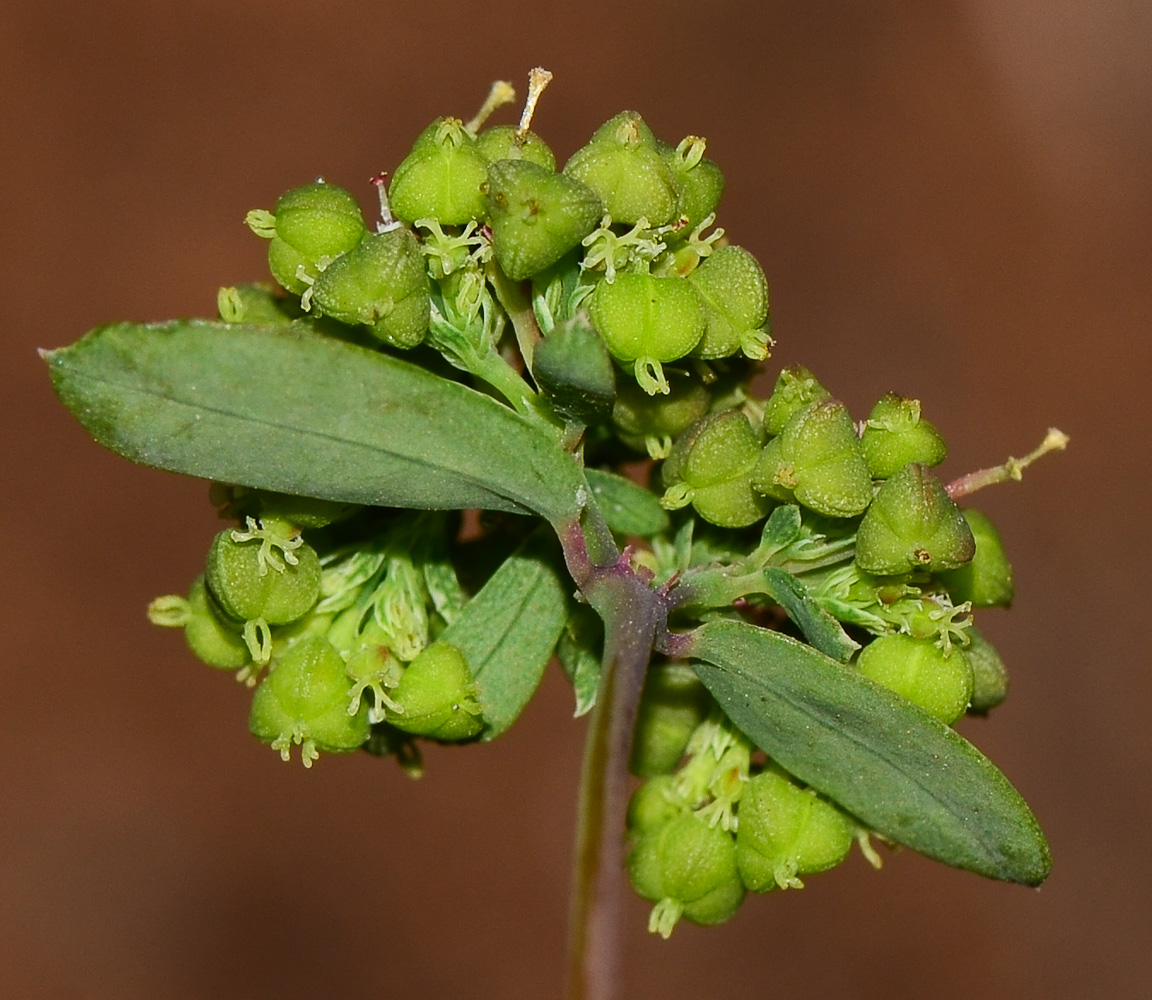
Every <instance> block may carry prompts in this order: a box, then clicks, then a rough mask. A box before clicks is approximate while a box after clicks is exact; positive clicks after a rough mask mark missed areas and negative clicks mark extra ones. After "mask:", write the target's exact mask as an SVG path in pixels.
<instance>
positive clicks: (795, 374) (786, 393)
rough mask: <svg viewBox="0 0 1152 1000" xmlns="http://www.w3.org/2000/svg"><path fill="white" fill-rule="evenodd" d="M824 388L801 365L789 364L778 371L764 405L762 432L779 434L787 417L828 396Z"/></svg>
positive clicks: (786, 421)
mask: <svg viewBox="0 0 1152 1000" xmlns="http://www.w3.org/2000/svg"><path fill="white" fill-rule="evenodd" d="M828 394H829V393H828V390H827V389H825V388H824V386H822V385H821V384H820V383H819V382H818V381H817V380H816V376H815V375H813V374H812V373H811V372H810V371H809V370H808V369H807V368H805V367H804V366H803V365H790V366H789V367H787V368H785V369H784V370H783V371H781V372H780V375H779V376H778V377H777V379H776V386H775V388H773V390H772V395H771V396H769V397H768V402H767V404H766V405H765V407H764V433H765V434H767V435H769V436H771V435H775V434H779V433H780V432H781V431H782V430H783V429H784V425H785V424H786V423H788V420H789V418H790V417H791V416H792V415H793V414H794V413H796V412H797V411H798V410H802V409H804V407H805V406H808V405H809V404H811V403H815V402H816V400H818V399H824V398H825V397H826V396H828Z"/></svg>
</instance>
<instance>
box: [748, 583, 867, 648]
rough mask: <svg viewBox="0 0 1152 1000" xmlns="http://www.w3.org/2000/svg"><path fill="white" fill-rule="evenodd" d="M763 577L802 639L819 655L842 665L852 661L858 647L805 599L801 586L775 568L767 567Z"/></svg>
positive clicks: (834, 620) (828, 617)
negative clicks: (817, 651)
mask: <svg viewBox="0 0 1152 1000" xmlns="http://www.w3.org/2000/svg"><path fill="white" fill-rule="evenodd" d="M763 573H764V581H765V583H766V585H767V587H768V593H769V594H770V595H771V597H772V599H773V600H774V601H775V602H776V603H777V604H779V605H780V606H781V607H782V608H783V609H784V610H785V611H787V612H788V617H789V618H791V619H792V620H793V621H794V622H795V623H796V624H797V626H799V628H800V631H801V632H803V633H804V638H805V639H807V640H808V641H809V642H810V643H811V644H812V645H813V646H815V647H816V648H817V649H818V650H820V652H821V653H824V654H826V655H828V656H831V657H832V659H834V660H838V661H840V662H841V663H847V662H848V661H849V660H850V659H852V654H853V653H855V652H856V650H858V649H859V648H860V643H858V642H854V641H853V640H852V639H850V638H849V637H848V635H847V634H846V633H845V631H844V629H843V628H842V627H841V626H840V623H839V622H838V621H836V619H835V618H833V617H832V616H831V615H830V614H828V612H827V611H825V610H824V609H823V608H822V607H820V605H819V604H817V603H816V602H815V601H814V600H813V599H812V598H811V597H809V596H808V591H807V590H806V589H805V588H804V584H802V583H801V582H800V581H799V580H798V579H796V577H794V576H793V575H792V574H791V573H789V572H787V571H785V570H782V569H779V568H777V567H775V566H769V567H767V568H766V569H765V570H763Z"/></svg>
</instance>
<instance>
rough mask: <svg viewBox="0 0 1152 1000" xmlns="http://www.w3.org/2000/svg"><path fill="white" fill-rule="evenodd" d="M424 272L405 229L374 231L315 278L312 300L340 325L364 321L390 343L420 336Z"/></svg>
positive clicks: (425, 302)
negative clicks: (383, 231)
mask: <svg viewBox="0 0 1152 1000" xmlns="http://www.w3.org/2000/svg"><path fill="white" fill-rule="evenodd" d="M429 302H430V299H429V296H428V276H427V273H426V272H425V269H424V257H423V254H421V252H420V245H419V244H418V243H417V242H416V237H415V236H413V235H412V233H411V232H410V231H409V230H407V229H404V228H397V229H391V230H389V231H388V232H385V233H373V234H372V235H370V236H368V237H366V238H365V239H364V241H363V242H362V243H361V244H360V245H359V246H358V247H356V248H355V249H354V250H352V251H350V252H349V253H346V254H345V255H344V256H343V257H341V258H339V259H338V260H336V261H334V262H333V263H332V264H331V265H330V266H329V267H328V268H326V269H325V271H324V273H323V274H321V275H320V277H319V278H317V279H316V284H315V287H314V288H313V290H312V303H313V305H314V306H315V307H316V309H317V311H318V312H320V313H322V314H324V315H326V316H331V317H332V318H333V319H337V320H339V321H340V322H341V323H349V324H357V323H364V324H366V325H367V326H368V327H369V328H370V329H371V330H372V333H373V334H374V335H375V336H376V337H378V338H379V339H380V340H383V341H384V342H385V343H388V344H391V345H392V346H393V347H399V348H402V349H405V350H406V349H408V348H411V347H415V346H416V345H417V344H419V343H420V341H422V340H423V339H424V334H425V333H426V332H427V331H428V319H429V308H430V307H429Z"/></svg>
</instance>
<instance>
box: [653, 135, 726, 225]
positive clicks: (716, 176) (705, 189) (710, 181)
mask: <svg viewBox="0 0 1152 1000" xmlns="http://www.w3.org/2000/svg"><path fill="white" fill-rule="evenodd" d="M705 145H706V144H705V142H704V140H703V139H701V138H700V137H699V136H696V135H690V136H686V137H685V138H684V139H683V141H681V143H680V145H679V146H676V147H675V148H673V147H672V146H669V145H667V144H665V143H660V144H659V149H660V155H661V156H662V157H663V158H664V162H665V163H666V164H667V165H668V168H669V170H671V171H672V176H673V178H674V180H675V182H676V187H677V189H678V190H679V192H680V218H679V220H677V221H679V222H681V223H682V224H681V225H679V226H678V227H677V228H678V229H679V231H680V232H682V233H690V232H692V230H693V229H695V228H696V227H697V226H698V225H700V223H701V222H703V221H704V220H705V218H707V217H708V216H709V215H711V214H712V213H713V212H714V211H716V206H717V205H718V204H719V203H720V196H721V195H722V194H723V193H724V175H723V174H722V173H721V172H720V168H719V167H718V166H716V164H715V163H713V162H712V161H711V160H708V159H705V158H704V147H705Z"/></svg>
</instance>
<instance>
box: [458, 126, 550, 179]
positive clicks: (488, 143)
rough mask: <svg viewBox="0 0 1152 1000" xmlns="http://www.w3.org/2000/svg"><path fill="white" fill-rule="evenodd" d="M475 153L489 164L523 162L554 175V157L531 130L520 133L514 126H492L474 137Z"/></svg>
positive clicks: (547, 146) (546, 144) (545, 144)
mask: <svg viewBox="0 0 1152 1000" xmlns="http://www.w3.org/2000/svg"><path fill="white" fill-rule="evenodd" d="M476 151H477V152H478V153H479V154H480V155H481V156H483V157H484V159H486V160H487V161H488V162H489V163H495V162H496V161H497V160H524V161H525V162H527V163H535V164H536V165H537V166H540V167H543V168H544V169H545V170H547V171H549V172H552V173H555V171H556V156H555V154H554V153H553V152H552V150H551V148H550V147H549V145H548V143H546V142H545V141H544V140H543V139H541V138H540V136H538V135H537V134H536V133H535V132H533V131H532V130H531V129H529V130H527V131H526V132H521V131H520V129H519V128H517V127H516V126H515V125H494V126H493V127H492V128H487V129H485V130H484V131H483V132H481V133H480V134H479V135H478V136H476Z"/></svg>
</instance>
